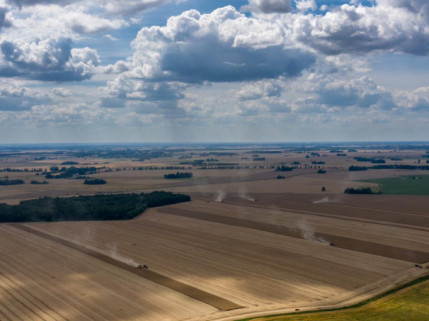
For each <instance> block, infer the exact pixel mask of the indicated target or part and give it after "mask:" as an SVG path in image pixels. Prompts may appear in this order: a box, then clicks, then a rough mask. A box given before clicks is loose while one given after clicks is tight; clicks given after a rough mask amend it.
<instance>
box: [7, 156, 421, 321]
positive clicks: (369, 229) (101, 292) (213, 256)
mask: <svg viewBox="0 0 429 321" xmlns="http://www.w3.org/2000/svg"><path fill="white" fill-rule="evenodd" d="M237 153H238V154H239V156H236V155H235V156H231V157H229V158H228V157H226V156H225V157H224V159H222V161H223V162H233V161H234V162H238V161H240V159H242V158H244V156H243V155H246V154H243V152H242V151H238V152H237ZM240 153H241V154H240ZM321 153H322V152H321ZM368 153H369V152H368ZM385 153H386V157H387V156H391V154H390V152H389V153H388V152H385ZM240 155H241V156H240ZM365 155H366V154H365ZM374 155H376V156H379V153H378V152H374ZM406 155H408V156H409V157H410V159H407V162H409V163H410V164H411V163H414V162H415V161H413V158H411V157H415V152H414V151H413V152H408V154H406ZM304 156H305V154H300V153H291V154H286V155H283V154H281V155H279V154H274V155H273V156H271V155H267V160H266V162H264V163H263V164H264V166H263V168H253V167H252V168H245V169H198V168H194V167H193V166H192V167H191V171H192V173H193V174H194V177H193V178H192V179H180V180H173V181H169V180H165V179H163V175H164V173H171V172H176V170H142V171H139V170H133V168H132V167H131V165H135V164H134V163H133V162H129V163H126V162H125V161H120V162H114V161H113V160H109V161H108V162H109V164H108V166H109V167H111V168H121V170H120V171H117V170H112V171H105V172H100V173H97V174H95V175H94V177H97V178H103V179H105V180H106V181H107V184H106V185H102V186H83V185H82V181H79V180H68V179H58V180H50V181H49V184H48V185H29V184H25V185H19V186H1V187H0V189H1V190H0V198H1V200H0V201H1V202H8V203H11V204H13V203H16V202H18V201H19V200H21V199H27V198H33V197H39V196H44V195H51V196H60V195H61V196H66V195H77V194H95V193H106V192H115V193H117V192H139V191H148V190H153V189H163V190H172V191H175V192H183V193H187V194H189V195H191V196H192V199H193V200H192V201H191V202H189V203H183V204H176V205H171V206H164V207H159V208H153V209H150V210H147V211H146V212H144V213H143V214H142V215H140V216H139V217H137V218H136V219H134V220H131V221H104V222H40V223H18V224H2V225H1V226H0V229H1V233H0V244H1V247H0V255H1V257H2V260H0V264H1V269H0V271H1V275H0V282H1V283H0V287H1V291H2V298H4V299H2V302H1V303H0V316H1V317H0V319H2V320H3V319H4V320H12V321H15V320H236V319H240V318H244V317H250V316H259V315H266V314H275V313H286V312H294V311H295V310H296V309H299V310H300V311H305V310H314V309H322V308H332V307H341V306H347V305H350V304H353V303H356V302H359V301H361V300H364V299H367V298H370V297H372V296H374V295H376V294H380V293H382V292H383V291H386V290H388V289H392V288H394V287H396V286H398V285H400V284H403V283H405V282H407V281H410V280H412V279H415V278H417V277H419V276H421V275H426V274H427V273H428V262H429V247H428V245H427V244H429V215H428V214H427V211H426V204H427V203H428V200H429V198H428V197H427V196H392V195H345V194H343V193H342V191H343V190H344V188H346V187H356V188H358V187H360V186H369V185H368V183H364V182H361V181H357V180H358V179H367V178H374V177H389V176H390V177H394V176H395V175H403V174H404V173H409V171H404V170H369V171H365V172H359V173H356V172H348V171H347V170H345V169H344V168H347V166H349V165H350V164H351V163H352V159H351V158H347V159H344V158H343V157H335V156H332V155H331V156H329V157H326V159H324V161H326V164H325V165H324V166H322V168H325V169H326V170H327V173H326V174H318V173H317V172H316V171H317V170H318V169H319V165H318V166H317V167H316V166H312V165H311V163H309V165H308V166H301V165H302V164H303V163H304V162H306V158H305V157H304ZM402 156H403V155H402ZM192 157H194V156H192ZM246 157H247V156H246ZM191 159H193V158H191ZM285 159H287V161H286V163H285V164H291V163H292V162H298V161H299V162H301V165H300V166H301V168H296V169H294V170H293V171H291V172H275V171H274V170H273V168H272V166H277V165H276V164H281V162H280V161H282V162H285ZM61 161H63V160H61ZM87 161H88V160H87ZM165 161H166V162H165V163H163V164H164V166H176V165H177V166H178V165H180V162H179V161H178V160H177V158H172V159H168V162H167V160H165ZM88 162H89V161H88ZM92 162H93V163H100V162H101V160H100V159H94V160H92ZM24 163H25V162H24ZM57 163H59V161H57ZM249 163H251V162H250V161H249ZM127 164H128V165H127ZM151 164H152V165H153V164H154V163H151ZM157 164H158V165H160V164H161V165H162V162H161V161H160V163H157ZM49 165H52V164H49V162H47V165H46V166H48V167H49ZM8 166H10V163H8ZM22 166H24V165H22ZM127 166H128V167H127ZM258 166H260V165H259V163H258ZM23 168H24V167H23ZM124 168H125V169H124ZM3 174H4V173H3ZM7 174H8V175H9V177H11V178H16V177H23V178H24V179H25V180H29V179H30V178H31V177H32V176H34V174H33V173H7ZM279 174H280V175H284V176H285V179H276V177H277V176H278V175H279ZM322 186H325V187H326V192H322V191H321V187H322ZM139 264H141V265H146V266H147V267H148V269H138V268H137V266H138V265H139ZM416 264H417V265H418V267H416V266H415V265H416ZM420 267H421V268H420Z"/></svg>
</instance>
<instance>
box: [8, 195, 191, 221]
mask: <svg viewBox="0 0 429 321" xmlns="http://www.w3.org/2000/svg"><path fill="white" fill-rule="evenodd" d="M190 200H191V197H190V196H188V195H184V194H175V193H171V192H163V191H156V192H152V193H141V194H110V195H107V194H106V195H94V196H77V197H67V198H64V197H55V198H52V197H44V198H39V199H34V200H28V201H21V202H20V203H19V205H8V204H0V222H51V221H100V220H129V219H132V218H134V217H135V216H137V215H139V214H141V213H142V212H144V211H145V210H146V209H147V208H150V207H157V206H163V205H169V204H175V203H181V202H189V201H190Z"/></svg>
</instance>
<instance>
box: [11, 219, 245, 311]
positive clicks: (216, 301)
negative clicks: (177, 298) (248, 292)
mask: <svg viewBox="0 0 429 321" xmlns="http://www.w3.org/2000/svg"><path fill="white" fill-rule="evenodd" d="M10 225H11V226H13V227H15V228H18V229H21V230H23V231H26V232H28V233H32V234H34V235H37V236H39V237H42V238H45V239H48V240H50V241H53V242H57V243H60V244H61V245H64V246H67V247H70V248H73V249H75V250H78V251H80V252H83V253H85V254H87V255H90V256H92V257H94V258H97V259H99V260H101V261H103V262H105V263H108V264H112V265H114V266H116V267H119V268H121V269H123V270H126V271H128V272H131V273H133V274H136V275H138V276H140V277H143V278H146V279H148V280H150V281H152V282H155V283H157V284H160V285H162V286H165V287H168V288H170V289H172V290H174V291H177V292H180V293H182V294H185V295H187V296H189V297H191V298H193V299H196V300H198V301H201V302H204V303H206V304H209V305H211V306H213V307H215V308H217V309H219V310H222V311H229V310H234V309H239V308H242V307H241V306H240V305H238V304H235V303H234V302H231V301H228V300H226V299H224V298H221V297H218V296H216V295H213V294H211V293H208V292H205V291H202V290H200V289H197V288H195V287H192V286H189V285H187V284H184V283H182V282H179V281H176V280H174V279H172V278H169V277H166V276H164V275H162V274H159V273H157V272H154V271H152V270H150V269H138V268H136V267H134V266H131V265H128V264H125V263H123V262H120V261H117V260H115V259H113V258H111V257H109V256H107V255H104V254H102V253H99V252H97V251H94V250H91V249H88V248H86V247H84V246H81V245H78V244H75V243H73V242H70V241H67V240H64V239H61V238H59V237H56V236H52V235H49V234H46V233H43V232H41V231H38V230H35V229H33V228H31V227H28V226H25V225H21V224H10Z"/></svg>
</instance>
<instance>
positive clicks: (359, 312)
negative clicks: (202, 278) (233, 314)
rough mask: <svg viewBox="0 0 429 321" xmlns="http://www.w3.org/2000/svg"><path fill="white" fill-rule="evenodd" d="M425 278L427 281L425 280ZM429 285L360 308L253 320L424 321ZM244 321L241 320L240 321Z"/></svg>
mask: <svg viewBox="0 0 429 321" xmlns="http://www.w3.org/2000/svg"><path fill="white" fill-rule="evenodd" d="M426 279H427V278H426ZM428 295H429V282H428V281H427V280H426V281H425V282H423V283H418V284H417V285H414V286H412V287H410V288H406V289H404V290H402V291H400V292H398V293H394V294H390V295H388V297H385V298H381V299H378V300H376V301H375V302H370V303H369V304H366V305H365V306H363V307H359V308H353V309H346V310H343V311H332V312H321V313H311V314H303V315H294V316H291V315H289V316H273V317H266V318H255V319H251V320H253V321H288V320H293V321H324V320H330V321H340V320H357V321H360V320H374V321H387V320H416V321H424V320H426V319H427V316H428V315H429V304H428V302H427V297H428ZM243 321H244V320H243Z"/></svg>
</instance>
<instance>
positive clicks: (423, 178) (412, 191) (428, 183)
mask: <svg viewBox="0 0 429 321" xmlns="http://www.w3.org/2000/svg"><path fill="white" fill-rule="evenodd" d="M367 182H369V183H376V184H378V185H379V186H381V188H382V191H383V193H384V194H396V195H429V176H428V175H416V176H401V177H393V178H380V179H372V180H367Z"/></svg>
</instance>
